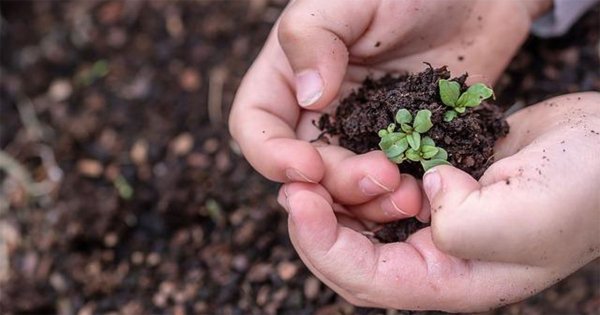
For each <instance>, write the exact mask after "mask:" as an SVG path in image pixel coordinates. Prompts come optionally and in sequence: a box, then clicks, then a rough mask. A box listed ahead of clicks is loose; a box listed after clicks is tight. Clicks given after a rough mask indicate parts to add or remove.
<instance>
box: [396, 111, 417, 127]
mask: <svg viewBox="0 0 600 315" xmlns="http://www.w3.org/2000/svg"><path fill="white" fill-rule="evenodd" d="M412 120H413V117H412V115H411V114H410V112H409V111H408V110H407V109H405V108H403V109H401V110H399V111H398V112H397V113H396V121H397V122H398V123H399V124H410V122H411V121H412Z"/></svg>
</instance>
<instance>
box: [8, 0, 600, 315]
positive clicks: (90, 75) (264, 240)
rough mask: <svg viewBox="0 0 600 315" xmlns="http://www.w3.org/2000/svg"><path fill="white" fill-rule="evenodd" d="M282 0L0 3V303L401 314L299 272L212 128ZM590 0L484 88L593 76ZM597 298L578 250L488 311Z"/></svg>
mask: <svg viewBox="0 0 600 315" xmlns="http://www.w3.org/2000/svg"><path fill="white" fill-rule="evenodd" d="M284 4H285V3H284V1H269V0H252V1H195V2H190V1H183V2H176V1H146V2H143V1H126V2H125V1H123V2H121V1H117V2H104V1H102V2H99V1H73V2H68V1H33V2H27V1H2V2H1V3H0V16H1V21H0V39H1V43H0V44H1V53H0V60H1V66H0V102H1V107H0V109H1V112H0V149H1V151H0V181H1V185H2V189H1V195H0V313H1V314H79V315H89V314H174V315H181V314H318V315H319V314H320V315H324V314H388V315H392V314H408V313H409V312H405V311H395V310H388V311H385V310H374V309H365V308H356V307H353V306H351V305H349V304H347V303H346V302H344V301H343V300H342V299H341V298H339V297H337V296H336V295H335V294H334V293H333V292H332V291H331V290H329V289H327V288H326V287H325V286H324V285H322V284H321V283H320V282H319V281H318V280H317V279H316V278H315V277H314V276H312V275H311V274H310V273H309V272H308V271H307V269H306V267H304V265H303V264H302V263H301V261H300V260H299V258H298V256H297V255H296V254H295V252H294V250H293V248H292V246H291V245H290V242H289V239H288V236H287V230H286V216H285V214H284V212H283V211H281V210H280V208H279V207H278V205H277V203H276V201H275V192H276V189H277V185H276V184H273V183H270V182H268V181H266V180H265V179H263V178H262V177H261V176H260V175H258V174H257V173H255V172H254V171H253V170H252V169H251V167H250V166H249V165H248V163H246V162H245V161H244V159H243V157H242V156H240V152H239V149H238V147H237V146H236V144H235V143H233V142H232V140H231V138H230V136H229V135H228V132H227V127H226V120H227V115H228V111H229V108H230V104H231V102H232V100H233V96H234V93H235V90H236V87H237V86H238V84H239V82H240V80H241V78H242V76H243V74H244V72H245V71H246V69H247V68H248V67H249V66H250V64H251V62H252V60H253V58H254V57H255V56H256V54H257V53H258V51H259V49H260V47H261V46H262V43H263V41H264V40H265V38H266V36H267V34H268V32H269V29H270V28H271V26H272V24H273V23H274V22H275V20H276V19H277V17H278V15H279V14H280V12H281V9H282V7H283V6H284ZM599 14H600V11H599V10H598V8H596V9H595V10H594V11H592V12H589V13H588V14H587V15H586V16H585V18H583V19H582V20H580V21H579V23H578V24H577V25H576V26H575V27H574V28H573V29H572V30H571V32H570V33H569V34H568V35H566V36H563V37H561V38H556V39H551V40H541V39H537V38H530V39H529V40H528V42H527V44H526V45H525V46H524V47H523V49H522V50H521V51H520V52H519V54H518V56H516V57H515V59H514V61H513V62H512V64H511V65H510V68H509V69H508V71H507V72H506V74H505V75H504V76H503V77H502V79H501V80H500V82H499V85H498V87H497V89H496V93H497V94H498V95H499V96H500V99H499V103H500V104H503V105H506V107H509V106H511V105H512V104H515V103H517V104H521V105H525V104H531V103H533V102H536V101H539V100H542V99H544V98H547V97H550V96H553V95H559V94H563V93H567V92H575V91H582V90H600V74H599V70H598V69H600V68H599V67H600V63H599V61H598V55H599V50H600V47H599V40H598V39H599V34H598V33H599V29H600V22H599V16H600V15H599ZM498 40H502V39H498ZM599 106H600V105H599ZM599 311H600V263H599V262H598V261H596V262H594V263H591V264H590V265H588V266H587V267H585V268H583V269H582V270H580V271H578V272H577V273H576V274H574V275H572V276H571V277H569V278H567V279H565V280H563V281H561V282H560V283H559V284H557V285H555V286H554V287H552V288H550V289H548V290H546V291H544V292H542V293H540V294H538V295H536V296H534V297H532V298H530V299H528V300H526V301H524V302H522V303H519V304H515V305H511V306H507V307H504V308H502V309H499V310H496V311H493V312H491V313H490V314H594V313H595V314H598V312H599ZM413 313H414V314H424V313H423V312H416V313H415V312H413Z"/></svg>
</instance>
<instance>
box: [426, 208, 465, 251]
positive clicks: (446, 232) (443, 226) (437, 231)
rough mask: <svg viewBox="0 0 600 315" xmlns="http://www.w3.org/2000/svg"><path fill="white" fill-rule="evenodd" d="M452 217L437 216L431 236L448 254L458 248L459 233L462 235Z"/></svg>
mask: <svg viewBox="0 0 600 315" xmlns="http://www.w3.org/2000/svg"><path fill="white" fill-rule="evenodd" d="M454 221H456V220H452V219H450V218H445V217H444V216H440V215H438V216H436V219H435V220H433V222H432V225H431V237H432V239H433V243H434V244H435V246H436V247H437V248H438V249H439V250H441V251H443V252H445V253H448V254H453V253H455V252H456V250H457V235H460V231H459V230H458V227H457V224H456V223H455V222H454Z"/></svg>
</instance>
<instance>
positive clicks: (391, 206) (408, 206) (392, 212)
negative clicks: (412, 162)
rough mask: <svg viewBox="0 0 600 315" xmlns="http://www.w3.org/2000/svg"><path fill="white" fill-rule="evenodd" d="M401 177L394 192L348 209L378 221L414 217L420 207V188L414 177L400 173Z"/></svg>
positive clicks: (368, 219)
mask: <svg viewBox="0 0 600 315" xmlns="http://www.w3.org/2000/svg"><path fill="white" fill-rule="evenodd" d="M401 178H402V180H401V181H400V186H398V188H396V190H394V192H392V193H389V194H385V195H382V196H380V197H378V198H376V199H374V200H370V201H367V202H366V203H363V204H360V205H356V206H349V207H347V208H348V210H349V211H350V212H351V213H352V214H354V215H355V216H356V217H358V218H360V219H363V220H367V221H373V222H378V223H386V222H391V221H396V220H400V219H405V218H409V217H414V216H415V215H417V213H419V211H420V210H421V207H422V193H421V188H420V187H419V184H418V183H417V180H416V179H415V178H414V177H412V176H410V175H407V174H402V175H401Z"/></svg>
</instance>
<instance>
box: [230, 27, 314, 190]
mask: <svg viewBox="0 0 600 315" xmlns="http://www.w3.org/2000/svg"><path fill="white" fill-rule="evenodd" d="M288 72H289V73H291V70H290V69H289V66H288V65H287V63H286V61H285V56H284V55H283V52H282V51H281V48H279V46H277V45H276V40H275V39H274V37H273V34H271V36H270V38H269V39H268V40H267V43H266V44H265V48H264V49H263V51H262V52H261V54H260V56H259V57H258V58H257V60H256V61H255V63H254V64H253V66H252V68H251V69H250V70H249V71H248V73H247V74H246V76H245V77H244V80H243V81H242V84H241V86H240V88H239V89H238V92H237V95H236V97H235V101H234V104H233V107H232V110H231V115H230V119H229V128H230V131H231V134H232V136H233V138H234V139H235V140H236V141H237V142H238V144H239V145H240V148H241V150H242V152H243V154H244V156H245V157H246V159H247V160H248V162H250V164H251V165H252V166H253V167H254V168H255V169H256V170H257V171H258V172H259V173H261V174H262V175H264V176H265V177H267V178H268V179H270V180H273V181H278V182H287V181H304V182H318V181H319V180H320V179H321V177H322V176H323V173H324V169H323V164H322V161H321V158H320V156H319V153H318V152H317V151H316V150H315V148H314V147H313V146H312V145H310V143H308V142H306V141H302V140H299V139H297V138H296V134H295V129H296V123H297V121H298V119H299V112H300V110H299V108H298V106H297V105H296V102H295V98H294V95H293V92H292V90H291V88H290V86H289V84H288V82H289V78H286V73H288ZM274 91H275V92H274Z"/></svg>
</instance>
